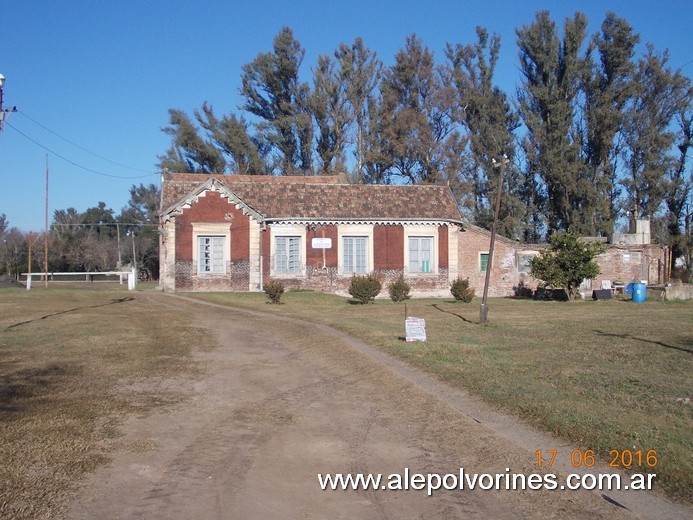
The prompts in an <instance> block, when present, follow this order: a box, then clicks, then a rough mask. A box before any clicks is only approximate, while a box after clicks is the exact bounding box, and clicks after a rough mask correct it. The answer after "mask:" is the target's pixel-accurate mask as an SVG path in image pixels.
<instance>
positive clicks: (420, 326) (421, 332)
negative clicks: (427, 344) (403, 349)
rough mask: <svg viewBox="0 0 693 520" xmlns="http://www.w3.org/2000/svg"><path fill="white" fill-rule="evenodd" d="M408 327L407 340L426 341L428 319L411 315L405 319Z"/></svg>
mask: <svg viewBox="0 0 693 520" xmlns="http://www.w3.org/2000/svg"><path fill="white" fill-rule="evenodd" d="M404 328H405V329H406V340H407V342H411V341H426V320H424V319H423V318H413V317H411V316H409V317H408V318H407V319H406V320H405V321H404Z"/></svg>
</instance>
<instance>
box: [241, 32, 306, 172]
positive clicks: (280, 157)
mask: <svg viewBox="0 0 693 520" xmlns="http://www.w3.org/2000/svg"><path fill="white" fill-rule="evenodd" d="M304 55H305V50H304V49H303V47H301V44H300V43H299V42H298V41H297V40H295V39H294V36H293V32H292V30H291V29H290V28H288V27H284V28H283V29H282V30H281V31H280V32H279V34H278V35H277V36H276V37H275V38H274V43H273V49H272V52H267V53H262V54H259V55H258V56H257V57H256V58H255V59H254V60H253V61H252V62H251V63H249V64H247V65H244V66H243V74H242V77H241V81H242V86H241V95H242V96H243V97H244V98H245V104H244V105H243V109H244V110H247V111H248V112H250V113H251V114H253V115H254V116H257V117H258V118H260V121H259V122H258V123H257V124H256V125H255V127H256V129H257V131H258V137H260V138H261V139H262V140H263V141H264V143H265V144H266V145H267V146H268V147H269V148H270V149H271V150H272V151H273V152H274V153H275V154H276V162H275V164H273V169H274V171H275V172H277V173H281V174H284V175H295V174H299V173H310V172H311V171H312V144H313V125H312V118H311V114H310V110H309V97H310V87H309V86H308V84H306V83H304V82H301V81H300V80H299V68H300V66H301V63H302V61H303V57H304Z"/></svg>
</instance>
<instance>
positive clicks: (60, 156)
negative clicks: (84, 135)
mask: <svg viewBox="0 0 693 520" xmlns="http://www.w3.org/2000/svg"><path fill="white" fill-rule="evenodd" d="M4 124H5V125H7V126H9V127H10V128H11V129H12V130H14V131H15V132H17V133H18V134H20V135H22V136H23V137H24V138H25V139H28V140H29V141H31V142H32V143H34V144H35V145H37V146H39V147H41V148H43V149H44V150H46V151H47V152H49V153H51V154H53V155H55V156H56V157H58V158H60V159H62V160H63V161H65V162H67V163H69V164H71V165H73V166H76V167H77V168H81V169H82V170H85V171H88V172H90V173H94V174H96V175H101V176H102V177H112V178H114V179H142V178H144V177H150V176H152V175H158V173H156V172H151V173H148V174H147V175H130V176H128V175H113V174H111V173H104V172H100V171H97V170H92V169H91V168H87V167H86V166H82V165H81V164H78V163H76V162H74V161H72V160H70V159H68V158H67V157H64V156H63V155H60V154H59V153H57V152H55V151H53V150H51V149H50V148H48V147H47V146H44V145H42V144H41V143H39V142H38V141H36V140H35V139H32V138H31V137H29V136H28V135H26V134H25V133H24V132H22V131H21V130H19V129H17V128H16V127H15V126H13V125H12V124H10V123H9V122H7V121H5V122H4ZM143 171H144V170H143Z"/></svg>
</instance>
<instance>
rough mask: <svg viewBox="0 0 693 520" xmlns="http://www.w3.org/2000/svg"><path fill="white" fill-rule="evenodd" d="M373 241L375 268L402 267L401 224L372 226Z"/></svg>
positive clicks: (402, 237)
mask: <svg viewBox="0 0 693 520" xmlns="http://www.w3.org/2000/svg"><path fill="white" fill-rule="evenodd" d="M373 242H374V244H373V247H374V249H373V255H374V258H373V263H374V264H375V265H374V267H375V269H378V270H390V269H404V228H403V227H402V226H395V225H375V226H373Z"/></svg>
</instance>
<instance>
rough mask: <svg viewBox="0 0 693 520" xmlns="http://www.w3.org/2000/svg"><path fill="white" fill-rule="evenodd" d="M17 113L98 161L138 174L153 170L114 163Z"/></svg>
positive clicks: (20, 112)
mask: <svg viewBox="0 0 693 520" xmlns="http://www.w3.org/2000/svg"><path fill="white" fill-rule="evenodd" d="M17 113H19V114H20V115H22V116H24V117H26V118H27V119H28V120H29V121H31V122H32V123H34V124H35V125H38V126H40V127H41V128H43V129H44V130H45V131H46V132H49V133H51V134H53V135H54V136H56V137H57V138H59V139H62V140H63V141H65V142H66V143H68V144H71V145H72V146H74V147H75V148H79V149H80V150H82V151H83V152H86V153H88V154H89V155H93V156H94V157H97V158H98V159H101V160H102V161H106V162H108V163H111V164H114V165H116V166H120V167H121V168H125V169H127V170H133V171H136V172H144V173H151V170H143V169H142V168H134V167H132V166H128V165H127V164H122V163H119V162H116V161H112V160H111V159H109V158H107V157H104V156H103V155H99V154H97V153H94V152H92V151H90V150H87V149H86V148H84V147H83V146H80V145H78V144H77V143H74V142H72V141H70V140H69V139H67V138H66V137H63V136H62V135H60V134H59V133H57V132H54V131H53V130H51V129H50V128H48V127H47V126H45V125H43V124H41V123H39V122H38V121H36V120H35V119H33V118H31V117H29V116H28V115H27V114H26V112H24V111H23V110H17Z"/></svg>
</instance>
